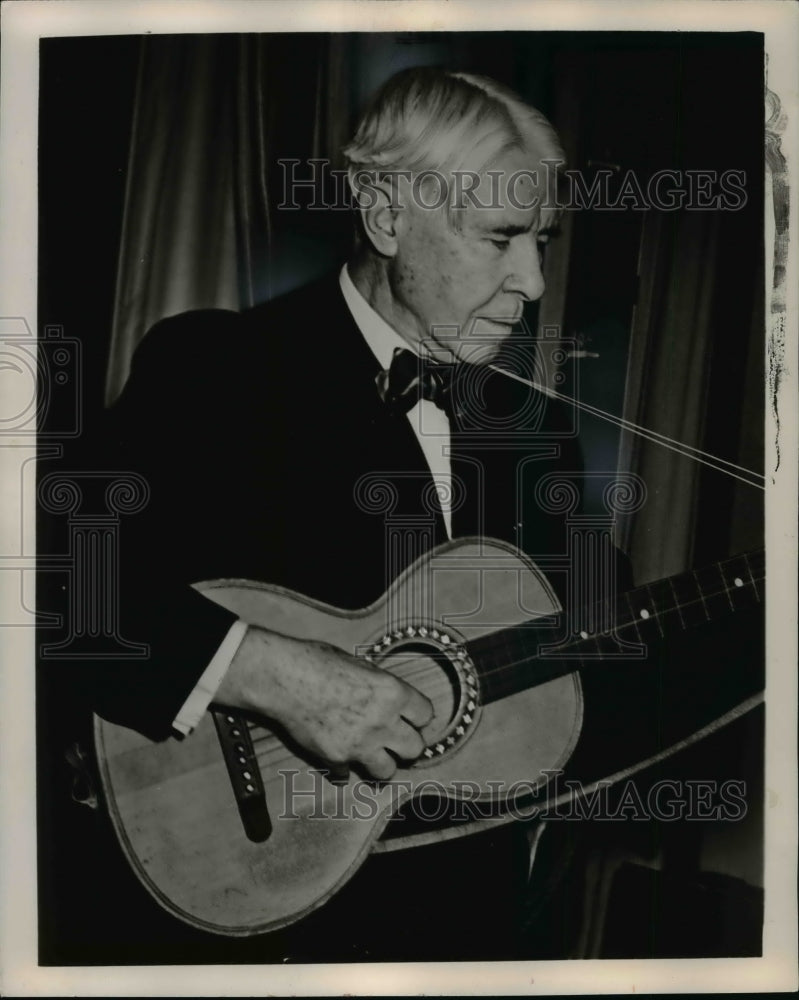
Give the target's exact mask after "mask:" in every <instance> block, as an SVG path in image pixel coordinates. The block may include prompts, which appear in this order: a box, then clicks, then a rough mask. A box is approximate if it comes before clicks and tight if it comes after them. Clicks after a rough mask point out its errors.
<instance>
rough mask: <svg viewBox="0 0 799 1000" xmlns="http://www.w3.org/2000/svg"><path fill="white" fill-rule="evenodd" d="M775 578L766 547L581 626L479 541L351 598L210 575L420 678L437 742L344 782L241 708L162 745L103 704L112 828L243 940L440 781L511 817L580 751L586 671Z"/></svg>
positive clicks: (163, 887) (210, 591) (723, 608)
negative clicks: (347, 601)
mask: <svg viewBox="0 0 799 1000" xmlns="http://www.w3.org/2000/svg"><path fill="white" fill-rule="evenodd" d="M763 581H764V563H763V554H762V553H759V554H757V555H745V556H739V557H736V558H734V559H730V560H728V561H725V562H722V563H717V564H715V565H714V566H713V567H711V568H709V569H706V570H703V571H693V572H690V573H685V574H682V575H680V576H677V577H673V578H671V579H669V580H665V581H661V582H659V583H657V584H649V585H647V586H645V587H641V588H638V589H637V590H635V591H632V592H630V593H628V594H626V595H624V596H623V597H621V598H618V599H616V598H609V599H607V600H604V601H598V602H597V603H596V604H594V605H593V606H592V607H590V608H589V609H588V613H586V614H583V616H582V617H581V618H579V619H577V620H576V628H577V632H576V634H575V631H574V624H575V623H574V621H572V622H571V624H568V623H567V622H566V618H567V616H566V615H563V614H561V613H560V611H561V609H560V606H559V604H558V601H557V599H556V597H555V594H554V592H553V590H552V588H551V587H550V585H549V583H548V582H547V580H546V579H545V577H544V576H543V575H542V574H541V572H540V571H539V570H538V569H537V568H536V566H535V565H534V564H533V563H532V562H531V561H530V560H529V559H527V558H526V557H525V556H523V555H522V554H521V553H520V552H518V550H516V549H514V548H513V547H512V546H508V545H506V544H504V543H501V542H496V541H491V540H485V539H465V540H458V541H453V542H450V543H448V544H446V545H444V546H442V547H440V548H438V549H436V550H435V551H433V552H432V553H430V554H428V555H427V556H425V557H424V558H422V559H420V560H419V561H418V562H417V563H415V564H414V565H413V566H412V567H411V568H409V569H408V570H407V571H406V572H405V573H403V574H402V576H400V577H399V578H398V579H397V580H396V581H395V582H394V583H393V584H392V586H391V587H390V588H389V590H388V591H387V592H386V594H385V595H384V597H383V598H382V599H381V600H380V601H378V602H377V603H375V604H373V605H371V606H370V607H368V608H365V609H363V610H361V611H357V612H352V611H342V610H339V609H336V608H333V607H330V606H328V605H324V604H321V603H319V602H316V601H314V600H311V599H308V598H305V597H302V596H300V595H298V594H295V593H292V592H291V591H287V590H285V589H281V588H279V587H273V586H269V585H266V584H262V583H254V582H252V581H242V580H221V581H214V582H210V583H205V584H198V585H197V587H198V589H199V590H201V591H202V592H203V593H204V594H205V596H207V597H208V598H210V599H211V600H213V601H215V602H217V603H218V604H220V605H223V606H224V607H227V608H229V609H231V610H233V611H235V612H236V613H237V614H238V615H239V616H240V617H241V618H242V619H243V620H245V621H247V622H249V623H251V624H255V625H260V626H262V627H264V628H267V629H270V630H273V631H276V632H280V633H283V634H285V635H289V636H293V637H296V638H301V639H305V640H316V641H324V642H327V643H332V644H334V645H336V646H338V647H340V648H341V649H344V650H347V651H349V652H352V653H354V654H356V655H359V656H362V657H364V658H365V659H367V660H368V661H369V662H371V663H373V664H374V665H376V666H378V667H380V668H382V669H386V670H391V671H392V672H393V673H395V674H396V675H397V676H399V677H402V678H403V679H404V680H406V681H407V682H408V683H410V684H413V685H415V686H416V687H417V688H419V689H420V690H421V691H422V692H423V693H424V694H425V695H427V697H428V698H430V700H431V701H432V703H433V705H434V707H435V716H434V718H433V720H432V722H431V723H430V724H429V726H428V727H427V728H426V729H425V730H424V731H423V733H422V735H423V737H424V740H425V750H424V753H423V754H422V756H421V757H420V758H419V760H418V761H416V762H415V763H413V764H412V765H409V766H404V767H400V768H399V770H398V771H397V774H396V775H395V777H394V779H392V781H391V782H387V783H385V784H382V785H380V784H377V785H376V784H374V783H367V782H364V781H363V780H361V778H360V777H359V776H358V775H356V774H351V775H350V777H349V780H348V781H347V782H346V783H342V782H340V781H338V782H334V781H332V780H329V778H328V777H327V776H326V774H325V772H323V771H321V770H320V769H319V768H318V766H315V765H314V764H313V763H312V762H309V761H308V760H306V759H305V758H304V757H303V756H302V755H301V754H300V752H299V751H298V749H297V748H296V747H293V746H292V745H291V744H290V743H289V742H288V740H287V739H284V738H283V737H282V735H281V734H280V732H279V731H272V730H270V729H268V728H266V727H265V726H264V725H261V724H260V723H259V722H258V721H257V720H251V719H245V718H243V717H242V716H241V715H238V714H235V713H225V712H223V711H213V712H209V713H207V715H206V716H205V718H204V719H203V721H202V722H201V724H200V725H199V726H198V728H197V729H196V730H195V732H194V733H193V734H192V735H191V736H190V737H189V738H188V739H186V740H184V741H177V740H169V741H166V742H163V743H153V742H151V741H149V740H147V739H146V738H145V737H143V736H142V735H140V734H139V733H136V732H134V731H132V730H130V729H126V728H124V727H122V726H118V725H114V724H111V723H109V722H107V721H104V720H103V719H100V718H99V717H95V748H96V754H97V760H98V765H99V773H100V779H101V785H102V789H103V792H104V797H105V801H106V804H107V807H108V811H109V814H110V816H111V819H112V823H113V826H114V828H115V831H116V834H117V836H118V839H119V842H120V844H121V846H122V849H123V851H124V853H125V855H126V857H127V859H128V861H129V863H130V864H131V865H132V867H133V869H134V871H135V872H136V874H137V876H138V877H139V879H140V880H141V881H142V882H143V884H144V885H145V886H146V888H147V889H148V890H149V891H150V892H151V893H152V895H153V896H154V897H155V898H156V899H157V900H158V902H159V903H161V905H162V906H164V907H165V908H166V909H167V910H168V911H169V912H171V913H172V914H174V915H175V916H176V917H178V918H180V919H181V920H184V921H186V922H188V923H190V924H192V925H193V926H195V927H198V928H201V929H203V930H206V931H210V932H214V933H218V934H225V935H238V936H244V935H250V934H257V933H262V932H265V931H270V930H274V929H276V928H279V927H281V926H284V925H286V924H289V923H292V922H293V921H296V920H298V919H300V918H301V917H302V916H304V915H305V914H307V913H309V912H310V911H312V910H313V909H315V908H316V907H318V906H320V905H322V904H323V903H324V902H325V901H326V900H327V899H329V898H330V897H331V896H332V895H333V894H334V893H336V892H337V891H338V890H339V889H340V888H341V887H342V886H343V885H344V883H345V882H347V880H348V879H349V878H350V877H351V876H352V875H353V874H354V873H355V872H356V871H357V870H358V868H359V867H360V865H361V864H362V863H363V861H364V860H365V858H366V857H367V855H368V854H369V852H370V851H371V850H372V849H374V848H378V849H379V848H380V845H379V844H378V843H377V842H378V838H379V837H380V836H381V834H382V833H383V832H384V831H385V828H386V826H387V824H388V823H389V821H390V819H391V818H392V816H394V815H396V814H397V812H398V810H400V809H401V808H403V807H406V806H408V805H409V804H412V803H413V802H415V801H417V800H418V799H419V797H421V796H425V797H426V796H429V795H430V794H431V791H435V793H436V794H438V795H439V796H440V797H441V801H443V802H445V803H446V802H450V803H455V804H457V803H459V802H463V801H464V800H466V799H468V800H469V801H470V803H471V804H472V805H474V803H477V804H478V805H479V804H480V803H484V804H486V806H487V807H489V806H490V808H491V810H493V812H492V816H493V819H491V820H488V821H490V822H505V821H509V820H510V819H512V818H513V815H512V814H513V812H514V807H516V806H517V804H518V802H519V801H520V800H521V799H520V797H523V796H525V795H526V796H529V795H530V794H531V790H534V789H540V788H541V787H543V786H544V785H545V784H546V782H547V780H548V773H547V772H550V773H551V772H552V771H554V770H557V769H560V768H562V767H563V766H564V765H565V764H566V762H567V761H568V760H569V758H570V756H571V755H572V753H573V750H574V748H575V745H576V742H577V739H578V737H579V735H580V731H581V726H582V723H583V709H584V704H583V685H582V684H581V681H580V674H579V673H578V671H579V670H580V669H583V670H585V669H598V667H593V666H592V665H593V664H594V661H597V662H598V663H599V662H600V661H601V662H602V663H604V662H605V661H606V660H608V659H610V660H613V661H619V660H622V661H624V660H628V661H631V662H633V663H635V662H637V663H641V662H642V661H643V658H644V655H645V652H646V644H647V643H649V642H651V641H653V640H657V639H659V638H661V637H663V636H665V635H666V634H667V633H668V631H670V630H671V631H674V630H676V631H681V630H683V629H688V628H690V627H691V626H694V625H697V626H699V625H702V624H703V623H706V622H708V621H710V620H714V619H716V618H718V617H720V616H721V615H725V614H729V613H732V612H734V611H736V610H739V609H744V608H749V607H752V606H755V605H757V604H758V603H760V602H761V601H762V599H763V596H764V594H763V585H764V584H763ZM613 612H615V613H614V617H613V619H612V620H610V619H609V617H608V616H609V614H610V613H613ZM608 623H609V624H608ZM567 624H568V627H569V629H570V634H566V631H565V629H566V627H567ZM755 688H756V689H755V690H753V691H749V692H746V697H741V698H738V700H737V701H736V703H735V704H733V705H729V704H728V705H725V706H724V711H718V712H716V714H715V715H713V713H712V712H711V715H710V716H708V718H707V722H708V723H709V726H708V727H707V729H703V730H702V733H704V732H705V731H709V730H710V729H711V728H713V726H714V725H717V724H723V722H724V721H729V719H730V718H732V717H734V716H735V715H736V714H740V712H742V711H745V710H747V709H748V708H750V707H752V705H753V704H755V703H756V702H757V701H758V700H760V693H759V683H755ZM736 698H737V695H736ZM738 701H740V704H739V703H738ZM713 711H715V708H714V710H713ZM725 712H726V714H725ZM718 715H720V716H722V718H721V719H718V718H717V716H718ZM695 735H696V734H695ZM700 735H701V734H700ZM646 763H647V762H646V761H644V762H641V763H640V764H639V766H644V765H645V764H646ZM480 823H481V821H480V819H476V820H474V822H472V823H470V824H466V826H467V828H468V831H470V830H472V829H474V828H475V826H480ZM453 830H454V831H455V832H457V833H463V832H464V831H463V829H457V828H456V827H453ZM444 835H445V834H444ZM401 846H404V845H401Z"/></svg>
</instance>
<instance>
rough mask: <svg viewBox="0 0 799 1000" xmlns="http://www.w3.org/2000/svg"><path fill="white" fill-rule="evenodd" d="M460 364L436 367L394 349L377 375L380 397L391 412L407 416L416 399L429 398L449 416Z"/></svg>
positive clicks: (454, 400) (454, 408)
mask: <svg viewBox="0 0 799 1000" xmlns="http://www.w3.org/2000/svg"><path fill="white" fill-rule="evenodd" d="M458 368H460V365H457V364H452V365H445V364H439V363H438V362H435V361H428V360H427V359H426V358H420V357H419V356H418V355H416V354H414V353H413V352H412V351H406V350H404V349H403V348H401V347H398V348H397V349H396V350H395V351H394V357H393V358H392V359H391V365H390V366H389V368H388V370H387V371H381V372H378V374H377V378H376V380H375V381H376V382H377V391H378V392H379V393H380V398H381V399H382V400H383V402H384V403H385V404H386V406H388V407H390V409H391V411H392V412H393V413H408V411H409V410H411V409H413V407H414V406H415V405H416V403H418V402H419V400H420V399H429V400H430V401H431V402H433V403H435V404H436V406H438V407H439V408H440V409H442V410H443V411H444V412H445V413H446V414H447V416H452V415H453V413H454V412H455V410H456V409H457V402H456V399H455V397H456V393H454V392H453V386H454V384H455V372H456V370H457V369H458Z"/></svg>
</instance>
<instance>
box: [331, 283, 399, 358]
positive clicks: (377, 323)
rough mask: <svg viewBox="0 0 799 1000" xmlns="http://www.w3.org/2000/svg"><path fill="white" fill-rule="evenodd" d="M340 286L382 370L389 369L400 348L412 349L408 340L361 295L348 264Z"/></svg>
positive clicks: (353, 316)
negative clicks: (395, 352)
mask: <svg viewBox="0 0 799 1000" xmlns="http://www.w3.org/2000/svg"><path fill="white" fill-rule="evenodd" d="M339 284H340V285H341V292H342V294H343V296H344V301H345V302H346V303H347V306H348V308H349V310H350V312H351V313H352V318H353V319H354V320H355V323H356V325H357V327H358V329H359V330H360V331H361V334H362V335H363V339H364V340H365V341H366V343H367V344H368V345H369V349H370V350H371V352H372V354H374V356H375V358H377V362H378V364H379V365H380V367H381V368H388V367H389V365H390V364H391V359H392V358H393V357H394V351H395V350H396V349H397V348H398V347H400V348H404V349H405V350H411V349H412V348H411V346H410V344H409V343H408V342H407V340H404V339H403V338H402V337H401V336H400V335H399V334H398V333H397V331H396V330H395V329H394V328H393V327H392V326H389V325H388V323H386V321H385V320H384V319H383V317H382V316H381V315H380V314H379V313H377V312H375V310H374V309H373V308H372V307H371V306H370V305H369V303H368V302H367V301H366V299H365V298H364V297H363V295H361V293H360V292H359V291H358V289H357V288H356V287H355V285H354V283H353V280H352V278H351V277H350V274H349V271H348V270H347V265H346V264H345V265H344V266H343V267H342V269H341V273H340V274H339Z"/></svg>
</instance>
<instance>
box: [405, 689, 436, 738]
mask: <svg viewBox="0 0 799 1000" xmlns="http://www.w3.org/2000/svg"><path fill="white" fill-rule="evenodd" d="M408 687H409V689H410V690H409V694H408V700H407V702H406V703H405V707H404V708H403V709H402V711H401V712H400V715H401V716H402V718H403V719H405V720H406V721H407V722H410V724H411V725H412V726H416V728H417V729H422V728H424V726H426V725H427V724H428V723H429V722H431V721H432V719H433V715H434V714H435V709H434V708H433V703H432V702H431V701H430V699H429V698H425V696H424V695H423V694H422V692H421V691H418V690H417V689H416V688H415V687H410V685H408Z"/></svg>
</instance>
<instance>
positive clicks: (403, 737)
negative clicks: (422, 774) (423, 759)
mask: <svg viewBox="0 0 799 1000" xmlns="http://www.w3.org/2000/svg"><path fill="white" fill-rule="evenodd" d="M386 746H387V748H388V749H389V750H391V751H392V752H393V753H395V754H397V756H398V757H401V758H402V760H416V759H417V758H418V757H420V756H421V753H422V750H424V740H423V739H422V737H421V736H420V735H419V733H418V731H417V730H416V729H414V728H413V726H411V725H409V724H408V723H407V722H402V721H400V722H399V723H398V724H397V725H396V726H395V727H394V729H393V730H392V732H391V734H390V736H389V738H388V739H387V741H386Z"/></svg>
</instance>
